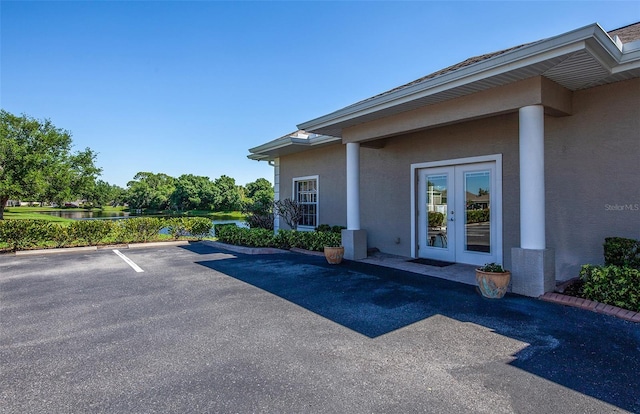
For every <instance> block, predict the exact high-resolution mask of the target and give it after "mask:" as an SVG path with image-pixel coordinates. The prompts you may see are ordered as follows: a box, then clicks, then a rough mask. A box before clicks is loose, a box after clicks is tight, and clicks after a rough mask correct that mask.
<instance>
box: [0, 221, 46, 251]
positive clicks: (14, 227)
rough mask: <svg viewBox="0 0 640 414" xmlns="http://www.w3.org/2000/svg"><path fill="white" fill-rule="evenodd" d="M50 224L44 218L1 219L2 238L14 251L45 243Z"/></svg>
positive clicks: (0, 232) (0, 237)
mask: <svg viewBox="0 0 640 414" xmlns="http://www.w3.org/2000/svg"><path fill="white" fill-rule="evenodd" d="M50 225H51V223H50V222H47V221H42V220H0V240H1V241H3V242H5V243H7V244H8V245H9V248H10V249H11V250H12V251H16V250H22V249H25V248H27V247H32V246H39V245H44V244H45V242H46V241H47V238H48V235H49V227H50Z"/></svg>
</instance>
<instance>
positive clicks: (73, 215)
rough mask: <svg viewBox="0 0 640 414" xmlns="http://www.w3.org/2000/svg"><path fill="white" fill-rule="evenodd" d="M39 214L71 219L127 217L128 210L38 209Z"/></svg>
mask: <svg viewBox="0 0 640 414" xmlns="http://www.w3.org/2000/svg"><path fill="white" fill-rule="evenodd" d="M38 213H40V214H47V215H49V216H56V217H62V218H67V219H72V220H86V219H97V218H99V219H117V218H124V217H129V212H128V211H77V210H71V211H65V210H57V211H39V212H38Z"/></svg>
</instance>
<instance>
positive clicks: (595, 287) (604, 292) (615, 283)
mask: <svg viewBox="0 0 640 414" xmlns="http://www.w3.org/2000/svg"><path fill="white" fill-rule="evenodd" d="M580 279H581V280H582V281H583V282H584V285H583V287H582V292H583V293H584V295H585V297H586V298H587V299H591V300H595V301H597V302H601V303H606V304H608V305H613V306H619V307H621V308H625V309H629V310H632V311H635V312H640V270H638V269H634V268H632V267H628V266H614V265H606V266H594V265H584V266H582V269H581V270H580Z"/></svg>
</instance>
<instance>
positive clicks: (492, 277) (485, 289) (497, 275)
mask: <svg viewBox="0 0 640 414" xmlns="http://www.w3.org/2000/svg"><path fill="white" fill-rule="evenodd" d="M510 281H511V272H509V271H508V270H504V269H503V268H502V265H499V264H497V263H487V264H485V265H484V266H481V267H479V268H477V269H476V282H478V288H480V293H482V296H484V297H485V298H489V299H500V298H501V297H503V296H504V294H505V293H506V292H507V287H508V286H509V282H510Z"/></svg>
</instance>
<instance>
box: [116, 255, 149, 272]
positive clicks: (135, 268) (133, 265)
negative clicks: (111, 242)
mask: <svg viewBox="0 0 640 414" xmlns="http://www.w3.org/2000/svg"><path fill="white" fill-rule="evenodd" d="M113 252H114V253H115V254H117V255H118V256H120V257H121V258H122V260H124V261H125V262H127V264H128V265H129V266H131V267H132V268H133V270H135V271H136V272H138V273H141V272H144V270H142V269H140V266H138V265H137V264H135V263H133V260H131V259H129V258H128V257H127V256H125V255H124V254H122V253H120V250H114V251H113Z"/></svg>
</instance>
